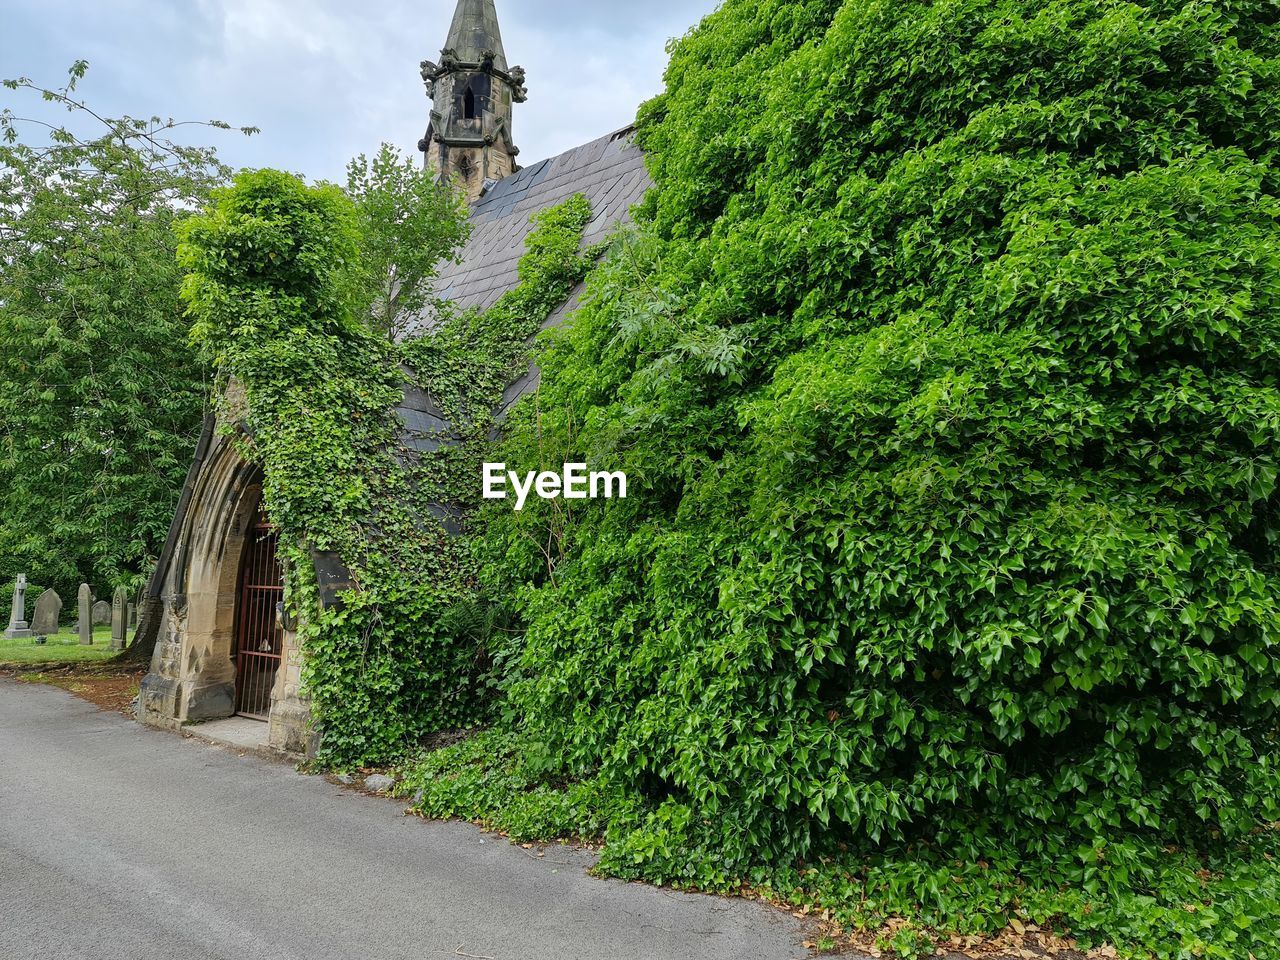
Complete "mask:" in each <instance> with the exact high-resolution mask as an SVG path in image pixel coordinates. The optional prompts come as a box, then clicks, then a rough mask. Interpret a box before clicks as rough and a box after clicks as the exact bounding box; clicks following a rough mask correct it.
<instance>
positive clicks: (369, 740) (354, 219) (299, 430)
mask: <svg viewBox="0 0 1280 960" xmlns="http://www.w3.org/2000/svg"><path fill="white" fill-rule="evenodd" d="M590 215H591V212H590V206H589V205H588V204H587V202H586V201H585V200H584V199H583V198H582V197H580V196H577V197H574V198H572V199H571V200H569V201H568V202H566V203H565V204H564V205H563V206H561V207H558V208H555V209H553V210H550V211H547V212H545V213H543V214H541V215H540V218H539V225H538V227H537V229H535V231H534V232H533V234H532V235H531V236H530V238H529V240H528V253H527V254H526V255H525V257H524V258H523V260H522V262H521V266H520V271H521V273H520V275H521V284H520V286H519V287H517V288H516V289H515V290H513V291H511V292H510V293H508V294H506V295H504V296H503V297H502V298H501V299H500V300H499V301H498V303H497V304H495V305H494V306H493V307H492V308H491V309H490V310H489V311H487V312H484V313H480V312H475V311H472V312H467V313H464V314H462V315H460V316H456V317H450V318H447V319H446V320H445V321H444V322H443V323H442V324H441V325H440V326H439V327H438V328H437V329H436V330H435V331H434V332H432V333H430V334H428V335H426V336H424V337H421V338H419V339H416V340H414V341H410V342H407V343H403V344H393V343H392V342H390V341H389V340H388V339H386V338H385V336H383V335H382V334H381V333H379V332H376V331H375V330H374V329H373V328H372V326H371V324H370V321H369V317H370V305H371V301H372V300H373V299H374V297H376V291H373V292H371V291H370V289H369V285H368V284H367V282H366V277H365V274H366V273H367V271H365V270H363V269H361V264H362V263H363V261H362V250H363V246H364V244H365V243H366V242H367V238H366V237H365V236H364V235H363V234H362V231H361V226H360V225H361V223H362V222H363V221H362V218H360V217H358V216H357V215H356V210H355V208H354V206H353V204H352V202H351V201H350V199H349V198H348V197H347V195H346V194H344V193H343V192H342V191H341V190H339V189H338V188H336V187H331V186H317V187H309V186H307V185H305V184H303V183H302V182H301V181H300V180H298V179H297V178H295V177H292V176H289V175H287V174H283V173H278V172H275V171H257V172H252V173H245V174H241V175H240V176H239V177H237V179H236V182H235V185H234V186H233V187H232V188H230V189H228V190H225V191H222V192H221V193H219V194H218V195H217V197H216V203H215V205H214V207H213V208H212V209H211V210H210V211H209V212H207V213H206V214H205V215H204V216H201V217H197V218H194V219H193V220H191V221H190V222H189V223H187V224H185V225H184V227H183V229H182V243H181V246H180V257H181V260H182V264H183V266H184V267H185V268H186V270H187V279H186V283H185V286H184V290H183V295H184V297H185V299H186V301H187V303H188V305H189V308H190V311H191V313H192V315H193V317H194V318H195V324H194V327H193V330H194V333H193V336H194V338H195V340H196V342H197V343H199V344H200V345H201V346H202V348H203V349H204V350H205V351H206V353H207V354H208V355H209V356H210V358H211V359H212V360H213V362H214V364H215V366H216V369H217V370H218V371H219V373H220V375H221V377H222V378H223V382H224V384H225V385H226V386H227V389H224V390H223V392H222V393H223V408H224V409H223V418H222V419H223V422H224V424H225V425H226V426H227V427H228V428H230V429H233V430H234V431H236V435H237V437H238V438H239V442H240V444H241V447H242V449H243V452H244V455H245V457H246V458H247V459H249V460H250V461H252V462H254V463H256V464H259V465H260V466H261V467H262V470H263V473H264V484H263V497H264V502H265V505H266V510H267V513H268V515H269V517H270V518H271V521H272V523H273V524H274V525H275V526H276V527H277V528H278V529H279V531H280V535H281V536H280V543H281V550H282V552H283V554H284V556H285V558H286V562H287V564H288V568H289V570H290V577H289V587H290V603H291V605H292V606H293V607H294V608H295V609H296V610H297V611H298V612H299V613H300V614H301V617H300V620H301V623H302V626H301V628H300V635H299V637H300V642H301V645H302V648H303V652H304V655H305V657H304V674H303V678H304V685H305V689H306V693H307V695H308V696H309V697H310V700H311V704H312V708H313V713H314V717H315V720H316V722H317V723H318V724H319V726H320V729H321V730H322V739H321V752H320V758H321V760H322V762H324V763H326V764H329V765H338V766H349V765H353V764H358V763H378V762H386V761H389V760H392V759H395V758H398V757H399V756H401V755H402V754H403V753H404V751H405V750H407V749H408V748H409V747H410V746H412V745H413V744H414V743H416V742H417V741H418V740H419V739H420V738H421V737H423V736H424V735H425V734H427V733H430V732H432V731H436V730H440V729H446V728H451V727H458V726H467V725H470V724H473V723H475V722H477V721H478V720H481V719H483V718H485V717H486V716H487V715H488V711H489V710H490V708H491V698H490V697H489V696H488V685H489V673H490V662H491V655H490V651H489V649H488V646H489V641H490V637H491V635H492V633H493V631H494V630H495V629H496V627H497V625H498V624H499V622H500V612H499V611H497V610H496V609H495V608H494V607H493V605H491V604H487V603H486V602H485V601H484V600H483V598H481V597H479V596H478V595H477V590H476V578H475V561H474V560H473V559H472V555H471V548H470V544H469V540H468V538H467V537H466V536H465V535H464V536H461V537H454V536H450V535H449V534H448V533H447V532H446V531H445V529H444V526H443V525H442V524H441V523H440V522H439V521H438V520H437V519H436V518H435V516H434V515H433V514H432V512H431V507H432V506H433V505H436V504H442V505H447V506H449V507H451V508H454V509H455V510H456V511H457V512H458V513H459V515H460V516H461V517H462V519H463V526H464V534H465V526H466V523H465V519H466V516H467V514H468V512H469V510H470V509H471V508H472V507H473V506H474V502H475V500H476V499H477V497H478V494H479V488H480V482H479V478H480V461H479V457H480V456H481V455H482V453H483V446H484V441H485V440H487V437H488V435H489V431H490V429H491V425H492V416H493V415H492V412H491V411H492V410H493V408H494V407H495V406H496V404H497V401H498V399H499V398H500V396H501V394H502V390H503V388H504V387H505V386H506V384H507V383H508V382H510V380H511V378H512V376H513V373H514V372H515V371H516V370H517V369H518V368H519V367H520V365H521V363H522V361H523V360H524V358H526V357H527V353H528V350H529V339H530V338H531V337H532V335H533V334H535V333H536V332H537V330H538V328H539V327H540V325H541V324H542V322H543V321H544V320H545V319H546V317H547V316H548V315H549V314H550V312H551V311H552V309H554V307H555V306H558V305H559V304H560V303H561V302H563V301H564V299H565V298H566V297H567V296H568V294H569V292H570V290H571V289H572V287H573V286H574V284H576V283H577V282H578V281H579V280H580V279H581V278H582V276H583V275H584V273H585V272H586V269H587V266H588V264H589V256H590V253H588V256H581V255H580V246H581V238H582V230H583V227H584V226H585V224H586V222H587V221H588V220H589V219H590ZM461 344H465V345H466V346H467V351H466V353H465V354H463V352H462V351H461V349H459V345H461ZM405 363H407V364H409V365H410V367H412V368H414V370H415V371H416V372H414V373H411V374H410V376H411V378H412V379H413V380H414V381H415V382H416V383H417V384H418V385H419V386H420V387H422V388H423V389H425V390H427V391H428V392H429V393H430V394H431V395H432V396H434V397H436V398H437V399H438V400H439V402H440V404H441V406H442V408H443V409H444V410H445V411H446V413H447V416H448V419H449V421H450V422H451V423H452V424H454V427H453V429H452V430H451V431H450V433H449V434H448V435H447V436H445V437H441V438H439V439H441V440H442V441H444V446H443V447H442V449H441V450H440V451H439V452H438V453H436V454H432V455H425V456H423V455H418V454H416V453H415V452H414V451H412V450H411V449H408V448H406V447H404V446H402V445H401V444H400V442H399V434H400V428H401V424H400V423H399V421H398V418H397V417H396V416H395V415H394V413H393V411H394V408H395V407H396V406H397V404H398V403H399V400H400V398H401V391H402V389H403V385H404V380H405V376H406V373H405V370H404V368H403V367H402V364H405ZM314 552H324V553H330V554H334V555H336V556H337V557H338V558H339V559H340V561H341V562H342V564H343V566H344V567H345V568H346V570H347V571H348V572H349V574H350V577H351V580H352V583H353V589H350V590H346V591H344V592H343V593H342V594H341V596H340V598H339V599H340V602H339V603H337V604H331V605H330V606H329V607H327V608H324V609H322V607H321V604H320V599H319V591H318V587H317V584H316V581H315V577H314V566H313V553H314Z"/></svg>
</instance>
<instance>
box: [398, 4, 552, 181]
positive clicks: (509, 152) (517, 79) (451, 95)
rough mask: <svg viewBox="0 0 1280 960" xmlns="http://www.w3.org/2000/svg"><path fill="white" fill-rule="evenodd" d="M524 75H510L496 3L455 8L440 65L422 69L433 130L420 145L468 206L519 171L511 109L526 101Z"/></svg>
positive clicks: (520, 72) (516, 70)
mask: <svg viewBox="0 0 1280 960" xmlns="http://www.w3.org/2000/svg"><path fill="white" fill-rule="evenodd" d="M524 78H525V74H524V68H523V67H508V66H507V55H506V52H505V51H504V50H503V49H502V33H501V32H500V31H499V29H498V12H497V10H496V9H495V7H494V0H458V9H457V11H455V12H454V15H453V24H452V26H450V28H449V39H448V40H446V41H445V45H444V49H443V50H441V51H440V63H439V64H436V63H432V62H431V61H430V60H424V61H423V62H422V79H423V81H425V82H426V85H427V96H429V97H430V98H431V101H432V108H431V123H430V125H429V126H428V127H427V135H426V136H425V137H423V138H422V139H421V140H420V141H418V149H419V150H421V151H422V152H423V153H424V154H425V155H426V157H425V161H426V166H427V167H428V168H429V169H431V170H434V171H435V172H436V173H437V174H438V175H439V176H440V177H441V178H442V179H451V180H454V181H455V182H457V183H458V184H459V185H460V186H461V187H462V189H463V190H465V191H466V194H467V198H468V199H469V200H472V201H474V200H476V199H478V198H479V197H480V196H481V195H483V193H484V192H485V190H487V189H488V187H489V186H491V185H492V184H494V183H496V182H497V181H499V180H501V179H502V178H503V177H506V176H510V175H511V174H513V173H515V172H516V171H517V170H519V169H520V167H519V166H518V165H517V164H516V157H517V156H518V155H519V153H520V151H519V150H518V149H517V148H516V145H515V142H514V141H513V140H512V138H511V114H512V107H513V106H514V105H515V104H517V103H524V102H525V100H526V99H528V91H527V90H526V89H525V85H524Z"/></svg>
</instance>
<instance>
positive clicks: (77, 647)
mask: <svg viewBox="0 0 1280 960" xmlns="http://www.w3.org/2000/svg"><path fill="white" fill-rule="evenodd" d="M12 589H13V593H12V596H11V600H10V604H9V620H8V627H7V628H6V629H5V631H4V633H3V634H0V668H4V667H5V666H10V665H18V664H38V663H72V662H98V661H105V660H109V659H111V658H112V657H115V656H118V655H119V654H120V653H121V652H122V651H124V650H125V649H126V647H128V645H129V642H130V640H131V639H132V637H133V634H134V631H135V630H136V628H137V621H136V617H137V606H136V604H134V603H132V602H130V599H129V595H128V593H127V592H126V591H125V590H124V589H123V588H120V589H117V590H115V591H114V592H113V597H112V602H111V603H106V602H104V601H95V600H94V599H93V592H92V590H91V588H90V587H89V585H88V584H83V585H82V586H81V588H80V596H79V597H78V598H77V601H78V602H77V605H76V607H75V608H73V609H69V610H68V611H67V612H66V614H64V613H63V603H62V598H61V597H60V596H59V595H58V593H57V591H56V590H53V589H48V590H42V591H40V592H39V595H38V596H36V597H35V598H34V600H33V599H31V598H30V597H29V596H28V593H29V590H28V585H27V582H26V577H25V576H19V578H18V580H17V581H16V582H15V583H14V584H13V587H12ZM28 612H30V614H31V617H30V620H28V619H27V616H26V615H27V613H28Z"/></svg>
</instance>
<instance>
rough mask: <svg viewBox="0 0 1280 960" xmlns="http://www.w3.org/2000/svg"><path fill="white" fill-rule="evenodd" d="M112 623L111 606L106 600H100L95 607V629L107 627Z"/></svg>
mask: <svg viewBox="0 0 1280 960" xmlns="http://www.w3.org/2000/svg"><path fill="white" fill-rule="evenodd" d="M110 622H111V604H109V603H107V601H105V600H99V601H98V602H97V603H95V604H94V605H93V625H94V626H95V627H105V626H106V625H107V624H109V623H110Z"/></svg>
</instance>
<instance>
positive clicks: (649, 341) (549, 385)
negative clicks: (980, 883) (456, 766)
mask: <svg viewBox="0 0 1280 960" xmlns="http://www.w3.org/2000/svg"><path fill="white" fill-rule="evenodd" d="M1276 18H1277V13H1276V10H1275V7H1274V6H1273V5H1272V4H1270V3H1265V2H1261V0H1249V2H1246V0H1232V2H1219V3H1183V2H1154V0H1153V2H1143V3H1122V2H1115V0H1002V2H995V3H993V2H990V0H949V2H934V3H919V2H916V3H910V2H908V3H887V2H845V3H840V2H835V0H800V2H797V0H751V2H747V0H728V2H727V3H725V4H724V6H723V7H722V8H721V9H720V10H719V11H718V12H717V13H715V14H713V15H712V16H710V17H709V18H707V20H705V21H704V22H703V24H702V25H701V26H700V27H699V28H697V29H696V30H694V31H693V32H692V33H691V34H690V35H689V36H687V37H686V38H685V39H684V40H682V41H681V42H680V43H678V44H677V45H676V46H675V48H674V54H673V58H672V62H671V66H670V68H669V70H668V73H667V84H668V90H667V92H666V93H665V94H664V95H663V96H661V97H659V98H658V99H657V100H655V101H653V102H652V103H650V104H649V105H648V106H647V107H646V108H645V109H644V111H643V114H642V124H641V135H642V141H643V143H644V145H645V147H646V148H647V150H648V151H649V152H650V157H651V168H652V171H653V174H654V176H655V179H656V188H655V189H654V191H653V192H652V194H651V195H650V199H649V201H648V202H647V204H646V206H645V208H644V210H643V215H642V218H641V219H642V224H641V226H640V228H639V230H638V232H637V233H635V234H633V235H628V236H624V237H623V238H622V239H621V240H620V241H619V243H618V245H617V249H616V250H615V252H614V254H613V256H612V257H611V259H610V261H609V262H608V264H607V265H606V266H605V267H604V268H602V269H601V270H600V271H599V272H598V273H597V275H596V276H595V277H594V278H593V280H592V297H591V299H590V301H589V303H588V305H587V306H586V307H585V308H584V309H583V310H581V311H579V312H578V314H577V316H576V319H575V320H574V321H573V322H572V324H571V325H570V326H569V327H568V328H567V329H566V330H564V331H563V332H562V333H561V334H560V335H558V336H556V337H555V338H553V342H552V344H551V346H550V347H549V349H548V350H547V352H546V354H545V356H544V358H543V368H544V381H543V386H542V390H541V393H540V395H539V397H538V398H537V400H536V404H534V403H531V404H529V405H528V407H527V408H526V410H525V411H524V414H523V418H520V417H517V419H516V420H515V421H514V423H515V426H514V428H513V431H512V433H511V437H510V441H509V443H508V446H507V450H506V451H505V459H506V460H507V461H508V462H509V463H511V464H513V465H514V464H522V465H523V467H528V468H532V467H534V466H537V465H539V463H541V464H543V465H557V466H558V465H559V464H560V463H561V462H564V461H566V460H579V459H581V460H587V461H589V462H591V463H593V464H598V465H607V466H608V467H609V468H610V469H626V470H627V471H628V472H629V473H630V475H631V477H632V495H631V499H629V500H627V501H626V502H625V503H620V502H612V503H608V504H587V505H581V506H576V507H574V509H573V510H572V511H567V510H566V509H565V508H564V505H563V504H542V503H535V504H531V505H530V506H529V507H527V508H526V510H525V511H524V512H523V513H522V514H518V515H517V514H513V513H511V512H510V511H509V510H496V511H494V512H493V513H492V514H490V515H489V517H488V532H487V538H486V541H485V543H484V544H483V549H484V550H485V551H486V556H487V558H488V574H487V575H488V577H489V578H490V583H491V584H492V585H495V587H496V588H497V589H509V590H512V591H514V592H517V593H518V595H519V598H520V607H521V611H522V613H523V616H524V618H525V620H526V622H527V635H526V637H525V639H524V643H523V646H522V647H521V648H520V651H519V661H518V668H517V669H516V671H515V673H514V675H513V676H512V677H511V678H510V688H509V694H510V708H511V710H512V713H513V714H514V715H515V716H517V717H518V718H519V719H520V722H521V724H522V729H523V730H524V736H525V738H526V741H527V742H528V743H530V744H533V746H532V747H529V749H532V750H534V751H536V752H538V753H540V754H545V755H546V758H547V759H546V762H545V766H546V768H547V769H548V770H549V771H550V772H551V773H552V774H554V775H555V776H592V777H594V776H600V777H603V778H604V779H605V780H606V781H608V782H610V783H613V784H616V785H618V786H620V787H622V788H624V789H626V790H628V791H631V792H633V793H634V794H635V795H637V796H641V797H644V798H647V799H648V801H649V802H650V804H651V806H652V808H653V809H654V810H655V811H656V812H654V813H653V814H652V815H651V816H650V818H649V820H648V821H647V822H646V823H644V824H642V825H640V826H639V827H637V828H636V829H635V830H634V831H633V832H631V833H630V834H628V835H626V836H625V837H624V836H621V835H614V834H611V836H610V840H611V844H616V845H617V847H618V849H619V850H622V849H625V850H627V851H628V852H629V853H632V854H634V862H635V863H638V864H641V865H642V866H640V867H638V868H637V869H639V870H640V872H642V873H643V872H644V871H645V869H646V868H645V867H644V866H643V864H646V863H650V864H655V863H659V862H661V861H662V858H663V857H665V856H666V855H667V854H666V853H664V851H671V850H674V851H676V854H675V855H676V856H677V857H686V858H687V859H688V860H689V861H690V864H692V862H693V861H695V860H696V861H697V863H698V864H700V865H701V866H693V865H686V866H681V865H680V864H674V865H673V864H666V865H663V866H661V867H660V868H658V867H655V868H654V869H656V870H658V872H660V873H663V874H664V875H665V876H667V877H668V878H675V879H680V878H681V877H682V876H683V877H685V878H686V879H696V878H697V876H698V875H697V873H696V871H697V870H700V869H703V867H704V866H705V863H706V858H705V857H702V856H701V854H698V855H696V856H695V855H694V854H691V853H689V852H688V851H689V844H691V843H693V844H698V845H700V846H701V847H702V848H704V850H705V849H710V850H713V851H714V852H715V855H716V857H717V858H718V859H719V862H720V863H721V864H722V868H723V870H724V871H725V872H726V873H727V874H728V875H730V876H732V875H733V873H734V871H739V870H742V869H743V868H745V866H746V865H747V864H750V863H758V862H761V861H764V862H771V863H779V864H781V863H785V862H787V861H788V860H789V859H790V858H793V857H796V856H812V855H817V854H820V853H825V852H829V851H831V850H832V849H833V847H834V845H835V844H837V843H840V842H843V843H846V844H851V845H854V846H856V847H857V848H859V849H862V848H865V847H867V846H868V845H870V844H873V843H876V842H880V843H887V842H907V841H911V840H913V839H915V840H918V839H928V840H930V841H934V842H938V843H941V844H943V845H944V846H946V847H947V848H949V849H957V850H963V851H968V852H973V851H975V850H979V849H981V847H982V845H983V844H984V843H988V842H992V838H997V837H999V838H1002V842H1003V840H1007V839H1008V838H1010V837H1016V838H1018V842H1019V843H1023V844H1024V846H1023V849H1024V850H1036V849H1041V850H1043V849H1044V848H1045V846H1046V845H1050V846H1052V845H1053V844H1058V843H1060V841H1059V840H1050V839H1048V838H1051V837H1052V838H1060V837H1062V836H1069V837H1080V838H1086V842H1087V840H1088V838H1094V837H1104V836H1122V835H1124V834H1125V833H1126V832H1132V833H1138V834H1146V835H1149V836H1151V837H1158V838H1168V839H1170V840H1172V839H1179V840H1182V841H1186V842H1190V843H1193V844H1197V845H1201V846H1206V845H1212V844H1213V843H1214V842H1216V841H1217V840H1221V841H1223V842H1226V841H1227V840H1229V839H1232V838H1239V837H1241V836H1243V835H1244V834H1246V833H1247V831H1249V830H1250V829H1251V828H1252V827H1254V826H1255V825H1256V824H1257V823H1258V822H1259V821H1260V820H1266V819H1275V818H1277V817H1280V805H1278V803H1277V799H1278V798H1280V772H1278V770H1277V760H1276V757H1277V752H1276V751H1277V740H1276V730H1277V717H1278V715H1280V714H1278V712H1277V707H1278V705H1280V661H1277V650H1276V642H1277V639H1278V636H1280V631H1278V627H1280V579H1278V578H1277V567H1276V563H1277V547H1276V545H1277V536H1278V535H1280V522H1278V521H1277V513H1276V508H1277V494H1276V476H1277V469H1278V464H1277V458H1278V455H1280V445H1278V444H1277V439H1278V436H1280V392H1278V391H1277V375H1278V374H1280V350H1278V344H1277V335H1278V334H1280V225H1278V223H1277V216H1278V215H1280V202H1278V201H1277V188H1278V187H1280V181H1278V180H1277V166H1276V151H1275V146H1274V131H1275V130H1276V129H1280V109H1278V101H1277V86H1276V76H1277V60H1276V54H1277V49H1278V47H1277V40H1278V37H1277V26H1276ZM535 407H536V409H535ZM1053 849H1054V850H1060V849H1061V847H1060V846H1054V847H1053ZM682 851H684V852H682ZM650 872H653V871H650Z"/></svg>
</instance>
